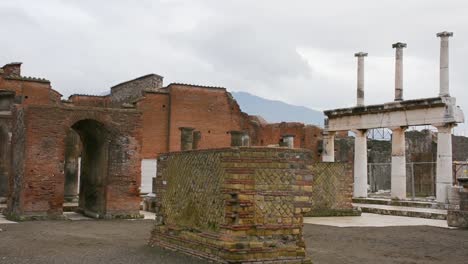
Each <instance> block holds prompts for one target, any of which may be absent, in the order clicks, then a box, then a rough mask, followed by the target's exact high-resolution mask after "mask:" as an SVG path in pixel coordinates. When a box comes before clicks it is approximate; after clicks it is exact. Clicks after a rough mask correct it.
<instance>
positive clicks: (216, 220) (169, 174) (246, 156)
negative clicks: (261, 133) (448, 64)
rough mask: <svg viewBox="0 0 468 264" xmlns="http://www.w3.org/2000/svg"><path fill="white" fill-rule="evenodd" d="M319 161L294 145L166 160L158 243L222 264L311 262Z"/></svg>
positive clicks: (159, 185)
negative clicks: (309, 215) (308, 228)
mask: <svg viewBox="0 0 468 264" xmlns="http://www.w3.org/2000/svg"><path fill="white" fill-rule="evenodd" d="M311 163H312V154H311V152H310V151H308V150H304V149H294V150H293V149H286V148H244V147H241V148H226V149H215V150H198V151H184V152H175V153H169V154H163V155H161V156H160V158H159V161H158V176H157V178H156V186H155V192H156V201H157V205H156V225H155V228H154V230H153V232H152V235H151V239H150V244H152V245H159V246H162V247H165V248H168V249H172V250H180V251H182V252H184V253H187V254H190V255H195V256H198V257H202V258H206V259H209V260H214V261H216V262H220V263H264V262H265V263H278V264H279V263H311V262H310V260H309V259H308V257H307V256H306V250H305V244H304V238H303V235H302V228H303V213H306V212H309V211H310V208H311V205H312V201H311V200H312V198H311V197H312V190H313V189H312V184H313V174H312V171H311V169H310V165H311Z"/></svg>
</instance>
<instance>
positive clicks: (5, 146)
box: [0, 126, 10, 197]
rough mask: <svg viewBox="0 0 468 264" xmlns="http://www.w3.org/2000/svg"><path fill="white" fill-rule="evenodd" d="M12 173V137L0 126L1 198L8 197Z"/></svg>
mask: <svg viewBox="0 0 468 264" xmlns="http://www.w3.org/2000/svg"><path fill="white" fill-rule="evenodd" d="M9 172H10V136H9V134H8V131H7V130H6V129H5V128H4V127H2V126H0V197H7V195H8V189H9V188H8V182H9Z"/></svg>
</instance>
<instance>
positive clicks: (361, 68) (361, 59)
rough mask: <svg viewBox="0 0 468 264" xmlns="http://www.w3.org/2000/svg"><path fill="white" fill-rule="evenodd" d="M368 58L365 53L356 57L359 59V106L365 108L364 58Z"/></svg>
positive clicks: (360, 53) (357, 54)
mask: <svg viewBox="0 0 468 264" xmlns="http://www.w3.org/2000/svg"><path fill="white" fill-rule="evenodd" d="M366 56H367V53H365V52H358V53H355V54H354V57H357V58H358V65H357V66H358V70H357V103H356V104H357V106H364V57H366Z"/></svg>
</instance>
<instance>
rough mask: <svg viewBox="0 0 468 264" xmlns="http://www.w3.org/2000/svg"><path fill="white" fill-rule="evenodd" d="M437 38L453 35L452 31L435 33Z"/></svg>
mask: <svg viewBox="0 0 468 264" xmlns="http://www.w3.org/2000/svg"><path fill="white" fill-rule="evenodd" d="M436 36H437V37H438V38H448V37H453V32H448V31H443V32H439V33H437V34H436Z"/></svg>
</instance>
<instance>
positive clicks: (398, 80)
mask: <svg viewBox="0 0 468 264" xmlns="http://www.w3.org/2000/svg"><path fill="white" fill-rule="evenodd" d="M392 47H393V48H394V49H396V51H395V101H402V100H403V49H404V48H406V43H401V42H397V43H395V44H393V45H392Z"/></svg>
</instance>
